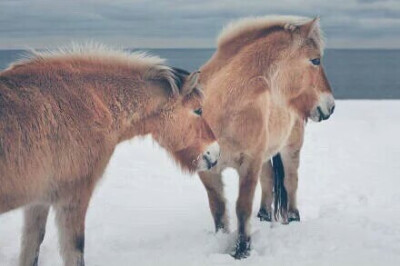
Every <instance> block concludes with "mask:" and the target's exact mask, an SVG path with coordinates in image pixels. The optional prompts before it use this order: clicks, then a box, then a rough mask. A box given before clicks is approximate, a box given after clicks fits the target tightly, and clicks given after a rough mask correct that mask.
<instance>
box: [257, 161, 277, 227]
mask: <svg viewBox="0 0 400 266" xmlns="http://www.w3.org/2000/svg"><path fill="white" fill-rule="evenodd" d="M273 182H274V179H273V171H272V164H271V160H268V161H266V162H264V164H263V166H262V169H261V174H260V184H261V193H262V194H261V204H260V210H259V211H258V214H257V217H258V218H260V220H261V221H267V222H271V220H272V207H271V206H272V201H273V198H274V197H273V191H272V188H273V185H274V183H273Z"/></svg>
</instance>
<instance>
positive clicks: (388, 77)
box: [0, 48, 400, 100]
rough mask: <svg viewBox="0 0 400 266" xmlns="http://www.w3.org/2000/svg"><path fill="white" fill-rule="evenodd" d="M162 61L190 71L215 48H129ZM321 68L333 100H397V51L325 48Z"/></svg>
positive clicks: (9, 53) (3, 57)
mask: <svg viewBox="0 0 400 266" xmlns="http://www.w3.org/2000/svg"><path fill="white" fill-rule="evenodd" d="M126 50H130V51H136V50H141V51H148V52H149V53H151V54H154V55H158V56H160V57H162V58H166V59H167V62H168V64H169V65H171V66H175V67H179V68H183V69H186V70H188V71H194V70H197V69H198V68H200V67H201V66H202V65H203V64H204V63H205V62H207V60H208V59H209V58H210V57H211V55H212V54H213V53H214V51H215V48H202V49H197V48H196V49H192V48H162V49H148V48H140V49H129V48H127V49H126ZM24 53H26V50H21V49H1V50H0V69H1V70H3V69H5V68H6V67H7V66H8V65H9V64H10V63H12V62H14V61H15V60H18V59H19V58H21V57H23V55H24ZM323 64H324V68H325V71H326V74H327V77H328V80H329V81H330V84H331V87H332V89H333V93H334V95H335V98H336V99H379V100H382V99H400V78H399V77H400V49H326V50H325V54H324V57H323Z"/></svg>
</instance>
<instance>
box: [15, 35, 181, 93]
mask: <svg viewBox="0 0 400 266" xmlns="http://www.w3.org/2000/svg"><path fill="white" fill-rule="evenodd" d="M60 59H63V60H66V61H68V60H72V61H74V62H77V61H79V60H85V61H90V62H95V63H99V64H121V65H125V66H129V67H134V68H135V69H137V70H139V71H141V72H142V73H143V77H144V78H146V79H165V80H166V81H167V82H168V83H169V84H170V86H171V89H172V92H173V94H178V93H179V88H178V84H177V83H179V77H178V75H177V73H176V72H175V70H174V69H173V68H171V67H170V66H168V65H166V64H165V63H166V60H165V59H163V58H160V57H158V56H154V55H150V54H148V53H147V52H143V51H136V52H129V51H124V50H122V49H115V48H111V47H108V46H106V45H103V44H99V43H92V42H89V43H85V44H76V43H72V44H70V45H68V46H64V47H59V48H57V49H55V50H50V49H46V50H43V51H38V50H34V49H31V50H29V51H28V52H27V53H26V54H24V55H23V57H22V58H21V59H20V60H18V61H16V62H14V63H12V64H11V65H10V66H9V67H8V69H13V68H15V67H19V66H23V65H25V64H29V63H36V62H48V61H52V60H60Z"/></svg>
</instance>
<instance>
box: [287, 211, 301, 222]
mask: <svg viewBox="0 0 400 266" xmlns="http://www.w3.org/2000/svg"><path fill="white" fill-rule="evenodd" d="M288 221H289V223H290V222H300V213H299V211H298V210H294V211H289V213H288Z"/></svg>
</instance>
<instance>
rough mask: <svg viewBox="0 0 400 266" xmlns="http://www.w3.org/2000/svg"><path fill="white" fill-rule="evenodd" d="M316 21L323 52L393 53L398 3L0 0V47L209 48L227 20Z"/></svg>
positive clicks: (399, 25) (399, 29) (399, 23)
mask: <svg viewBox="0 0 400 266" xmlns="http://www.w3.org/2000/svg"><path fill="white" fill-rule="evenodd" d="M267 14H286V15H288V14H290V15H303V16H316V15H319V16H320V17H321V25H322V27H323V30H324V31H325V34H326V37H327V44H328V47H329V48H360V47H362V48H400V0H296V1H295V0H240V1H239V0H148V1H145V0H130V1H128V0H110V1H105V0H96V1H95V0H86V1H84V0H81V1H78V0H64V1H60V0H0V48H26V47H35V48H40V47H54V46H57V45H62V44H66V43H69V42H71V41H78V42H82V41H89V40H93V41H98V42H103V43H106V44H111V45H114V46H118V47H126V48H127V47H131V48H139V47H140V48H160V47H166V48H168V47H188V48H192V47H193V48H194V47H214V46H215V38H216V36H217V34H218V32H219V31H220V30H221V29H222V27H223V25H225V24H226V23H228V22H229V21H231V20H234V19H237V18H241V17H247V16H262V15H267Z"/></svg>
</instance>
